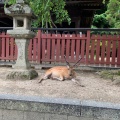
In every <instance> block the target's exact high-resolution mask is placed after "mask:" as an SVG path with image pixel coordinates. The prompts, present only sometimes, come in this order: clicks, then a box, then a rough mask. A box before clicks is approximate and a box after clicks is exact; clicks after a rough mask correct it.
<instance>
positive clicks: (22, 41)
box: [4, 0, 38, 79]
mask: <svg viewBox="0 0 120 120" xmlns="http://www.w3.org/2000/svg"><path fill="white" fill-rule="evenodd" d="M4 11H5V13H6V14H7V15H9V16H12V17H13V30H7V33H8V34H9V35H11V36H12V37H14V38H15V42H16V45H17V48H18V56H17V61H16V64H15V65H13V66H12V67H13V68H14V72H11V73H10V74H9V75H7V76H8V77H7V78H12V79H13V78H15V76H17V78H19V77H20V76H22V75H23V76H26V77H27V75H28V77H27V78H25V79H31V78H34V76H37V75H38V74H37V72H36V71H35V70H30V63H29V61H28V44H29V40H30V39H31V38H33V37H35V33H34V32H32V31H31V20H32V19H35V18H36V17H35V15H34V14H33V11H32V9H31V8H30V7H29V6H28V5H27V3H26V1H25V0H16V4H14V5H11V6H10V7H8V8H5V9H4ZM22 79H23V77H22Z"/></svg>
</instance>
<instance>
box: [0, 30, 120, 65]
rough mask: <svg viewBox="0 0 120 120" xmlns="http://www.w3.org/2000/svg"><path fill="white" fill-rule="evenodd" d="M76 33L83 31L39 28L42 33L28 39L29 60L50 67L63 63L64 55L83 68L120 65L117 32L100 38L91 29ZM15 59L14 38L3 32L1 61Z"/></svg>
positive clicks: (1, 37) (119, 44)
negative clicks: (66, 31) (72, 31)
mask: <svg viewBox="0 0 120 120" xmlns="http://www.w3.org/2000/svg"><path fill="white" fill-rule="evenodd" d="M48 30H49V29H48ZM53 30H54V29H53ZM58 30H62V29H58ZM63 30H64V29H63ZM65 30H66V29H65ZM72 30H76V29H72ZM77 30H80V31H82V30H83V31H82V32H80V33H79V34H77V32H76V33H75V32H74V34H72V33H69V34H68V33H67V34H65V33H46V32H43V31H44V29H42V32H41V30H38V32H37V35H36V37H35V38H34V39H31V40H30V44H29V47H28V59H29V61H30V62H32V63H39V64H42V63H43V62H49V63H50V64H51V63H53V62H54V63H63V62H65V61H64V55H66V58H67V60H68V61H69V62H72V63H74V62H76V61H77V60H78V59H79V58H82V61H81V63H82V64H83V65H97V66H98V65H99V66H101V65H102V66H113V67H118V66H120V34H119V33H118V34H117V35H110V34H109V35H105V34H103V35H100V34H91V31H92V30H93V29H77ZM77 30H76V31H77ZM103 30H104V29H103ZM113 30H114V29H113ZM100 31H102V29H100ZM114 31H115V30H114ZM118 31H120V30H118ZM47 32H48V31H47ZM16 59H17V46H16V44H15V41H14V38H11V37H10V36H9V35H8V34H6V32H1V33H0V61H4V62H6V61H15V60H16Z"/></svg>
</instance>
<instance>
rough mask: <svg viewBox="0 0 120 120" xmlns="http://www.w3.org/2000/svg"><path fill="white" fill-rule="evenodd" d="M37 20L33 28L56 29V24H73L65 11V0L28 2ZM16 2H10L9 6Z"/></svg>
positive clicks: (35, 0)
mask: <svg viewBox="0 0 120 120" xmlns="http://www.w3.org/2000/svg"><path fill="white" fill-rule="evenodd" d="M26 1H27V2H28V3H29V5H30V7H31V8H32V10H33V11H34V13H35V15H36V16H37V20H35V21H34V22H33V24H32V25H33V26H35V27H37V26H40V27H48V25H47V24H48V23H49V26H50V27H53V26H54V27H56V25H55V23H59V24H61V23H62V22H63V21H67V22H68V24H70V23H71V19H70V17H69V15H68V12H67V10H65V5H66V4H65V0H26ZM15 2H16V0H9V2H8V3H9V4H14V3H15Z"/></svg>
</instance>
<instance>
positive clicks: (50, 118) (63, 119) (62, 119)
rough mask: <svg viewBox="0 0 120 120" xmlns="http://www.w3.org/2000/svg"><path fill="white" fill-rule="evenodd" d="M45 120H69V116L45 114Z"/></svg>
mask: <svg viewBox="0 0 120 120" xmlns="http://www.w3.org/2000/svg"><path fill="white" fill-rule="evenodd" d="M45 120H68V119H67V115H58V114H45Z"/></svg>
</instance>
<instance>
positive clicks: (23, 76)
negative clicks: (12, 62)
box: [6, 69, 38, 80]
mask: <svg viewBox="0 0 120 120" xmlns="http://www.w3.org/2000/svg"><path fill="white" fill-rule="evenodd" d="M37 76H38V73H37V72H36V71H35V70H18V69H16V70H15V69H14V70H13V71H12V72H10V73H9V74H7V76H6V79H13V80H31V79H33V78H36V77H37Z"/></svg>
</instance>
